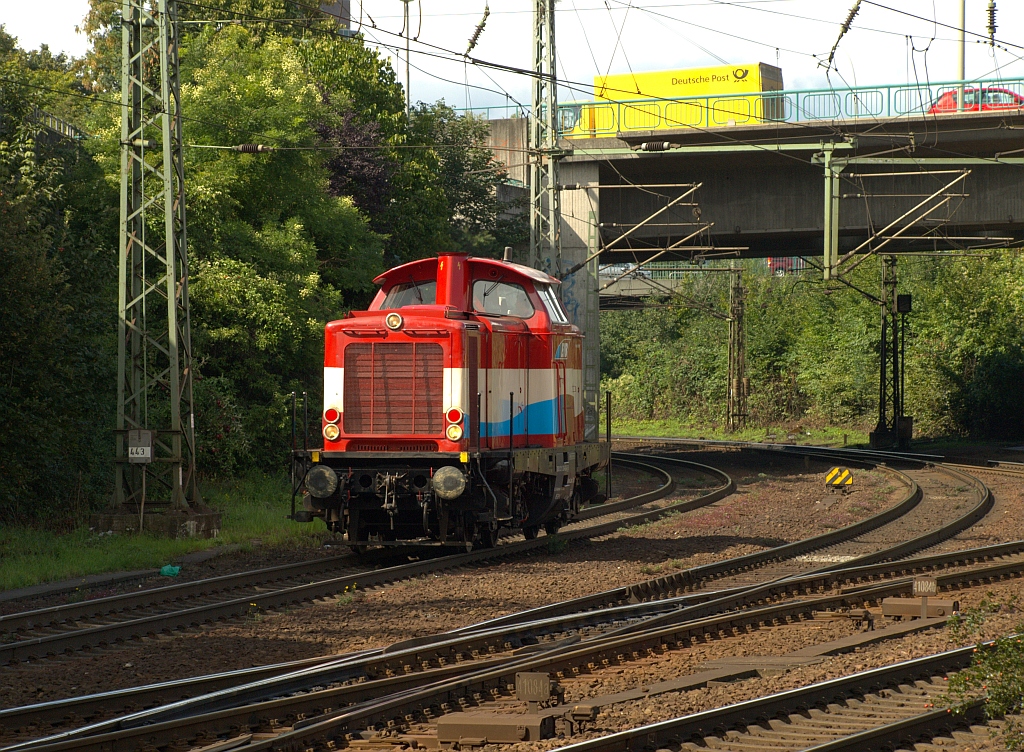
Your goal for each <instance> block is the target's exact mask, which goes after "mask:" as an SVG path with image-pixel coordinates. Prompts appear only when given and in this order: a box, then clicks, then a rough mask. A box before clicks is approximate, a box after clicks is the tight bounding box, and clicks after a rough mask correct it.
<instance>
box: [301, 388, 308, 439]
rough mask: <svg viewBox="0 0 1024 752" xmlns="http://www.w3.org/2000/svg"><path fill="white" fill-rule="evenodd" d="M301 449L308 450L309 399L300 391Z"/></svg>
mask: <svg viewBox="0 0 1024 752" xmlns="http://www.w3.org/2000/svg"><path fill="white" fill-rule="evenodd" d="M302 451H304V452H308V451H309V399H308V397H307V395H306V393H305V392H303V393H302Z"/></svg>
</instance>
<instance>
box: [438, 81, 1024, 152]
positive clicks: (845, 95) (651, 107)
mask: <svg viewBox="0 0 1024 752" xmlns="http://www.w3.org/2000/svg"><path fill="white" fill-rule="evenodd" d="M961 90H963V92H964V96H963V99H964V103H963V106H962V108H961V110H965V111H967V112H971V111H974V112H977V111H979V110H981V111H990V110H991V111H1006V110H1020V109H1022V108H1024V79H1020V78H1015V79H993V78H985V79H975V80H964V81H942V82H938V83H920V84H891V85H883V86H850V87H844V88H827V89H795V90H791V91H770V92H746V93H743V94H728V95H710V96H699V97H680V98H678V99H669V98H636V99H623V100H621V101H614V102H612V101H585V102H584V101H574V102H564V103H562V104H560V105H559V106H558V121H559V131H560V133H561V134H562V135H563V136H566V137H570V138H573V137H575V138H580V137H591V138H593V137H599V136H615V135H616V134H618V133H628V132H629V131H649V130H661V129H669V128H686V127H694V128H715V127H724V126H732V125H751V124H762V123H814V122H835V121H844V120H862V119H866V118H897V117H906V116H911V117H913V116H924V115H928V114H947V113H950V114H952V113H956V112H957V111H958V108H957V103H956V99H957V98H958V96H959V92H960V91H961ZM979 93H980V95H981V100H982V101H981V103H980V106H979V103H978V95H979ZM457 111H458V112H461V113H464V114H473V115H476V116H478V117H484V118H486V119H488V120H491V119H495V118H513V117H529V116H530V113H529V110H528V109H525V108H523V107H520V106H516V105H499V106H494V107H471V108H464V109H460V110H457Z"/></svg>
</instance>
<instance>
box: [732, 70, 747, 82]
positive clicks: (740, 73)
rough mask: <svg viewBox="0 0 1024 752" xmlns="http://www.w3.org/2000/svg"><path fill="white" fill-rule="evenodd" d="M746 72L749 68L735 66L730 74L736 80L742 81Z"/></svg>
mask: <svg viewBox="0 0 1024 752" xmlns="http://www.w3.org/2000/svg"><path fill="white" fill-rule="evenodd" d="M748 73H750V70H749V69H748V68H737V69H736V70H734V71H733V72H732V75H733V77H734V78H735V79H736V80H737V81H742V80H743V79H744V78H746V77H747V74H748Z"/></svg>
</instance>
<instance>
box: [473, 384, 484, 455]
mask: <svg viewBox="0 0 1024 752" xmlns="http://www.w3.org/2000/svg"><path fill="white" fill-rule="evenodd" d="M482 403H483V398H482V396H481V394H480V392H477V393H476V424H475V427H474V432H475V433H476V450H477V451H478V452H479V451H480V450H481V449H482V448H483V447H481V446H480V433H481V431H480V426H481V423H482V422H483V414H482V413H481V411H480V410H481V405H482Z"/></svg>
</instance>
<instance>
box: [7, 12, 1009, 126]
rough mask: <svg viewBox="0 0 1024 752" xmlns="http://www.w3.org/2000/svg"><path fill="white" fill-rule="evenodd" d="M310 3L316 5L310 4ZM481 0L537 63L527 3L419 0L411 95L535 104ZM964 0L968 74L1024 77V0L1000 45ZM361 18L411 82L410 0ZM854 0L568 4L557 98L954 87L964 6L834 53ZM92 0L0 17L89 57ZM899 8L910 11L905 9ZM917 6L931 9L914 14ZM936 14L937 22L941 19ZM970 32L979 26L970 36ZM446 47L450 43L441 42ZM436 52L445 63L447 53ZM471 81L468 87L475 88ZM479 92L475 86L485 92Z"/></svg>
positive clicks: (882, 27)
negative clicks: (667, 75)
mask: <svg viewBox="0 0 1024 752" xmlns="http://www.w3.org/2000/svg"><path fill="white" fill-rule="evenodd" d="M306 1H307V2H313V1H314V0H306ZM485 1H486V2H489V3H490V16H489V18H488V20H487V24H486V26H485V28H484V29H483V31H482V33H481V34H480V40H479V44H478V46H477V47H476V49H475V50H474V51H473V53H472V55H473V57H475V58H477V59H480V60H485V61H489V62H494V63H498V64H501V65H504V66H514V67H518V68H529V67H530V66H531V39H532V31H531V8H532V3H531V2H530V0H412V1H411V2H410V3H409V11H410V15H411V24H410V25H411V28H412V31H413V34H414V35H417V33H418V42H412V49H413V53H412V56H411V63H412V66H413V68H412V69H411V72H410V74H411V75H410V78H411V85H410V89H411V91H412V99H413V100H414V101H427V102H432V101H436V100H438V99H442V98H443V99H444V100H445V101H446V102H447V103H448V104H450V105H452V106H454V107H466V106H470V107H482V106H487V105H503V104H506V103H511V104H514V103H515V102H521V103H525V104H529V100H530V81H529V79H528V78H526V77H525V76H522V75H517V74H515V73H510V72H506V71H494V70H487V69H486V68H483V67H481V66H475V65H472V64H469V63H466V62H464V61H463V60H461V59H459V60H451V59H442V58H443V57H449V58H450V57H452V55H451V54H450V52H446V51H454V52H455V53H457V55H461V54H462V53H463V52H464V51H465V50H466V46H467V43H468V40H469V38H470V37H471V36H472V34H473V30H474V28H475V27H476V26H477V24H478V23H479V21H480V19H481V17H482V15H483V10H484V5H485ZM965 1H966V18H967V21H966V27H967V30H968V34H967V63H966V69H967V76H968V78H986V77H988V78H997V77H1002V78H1024V60H1022V59H1021V58H1022V57H1024V2H1020V0H1012V1H1011V0H997V10H998V15H997V24H998V30H997V32H996V40H997V42H998V43H999V44H1000V45H1001V46H1002V47H1004V48H1006V49H999V48H996V49H993V48H991V47H990V46H989V44H988V42H987V32H986V25H987V15H986V7H987V5H988V0H965ZM351 2H352V12H353V17H354V18H353V26H357V25H358V24H359V20H360V17H361V19H362V25H361V28H362V31H363V33H364V35H365V37H366V39H367V42H368V43H369V44H372V45H380V49H381V52H382V53H384V54H386V55H387V56H389V57H391V58H392V59H393V64H394V66H395V68H396V70H397V71H398V73H399V77H400V79H401V80H403V81H404V79H405V60H404V49H402V52H401V57H400V58H397V57H396V51H395V50H394V49H393V47H392V46H394V45H398V46H399V47H403V48H404V40H403V39H402V37H401V34H402V29H403V18H402V9H403V2H402V0H363V1H362V2H360V0H351ZM853 2H854V0H558V2H557V6H556V7H557V11H556V44H557V53H558V68H559V70H558V74H559V76H560V77H561V78H562V79H563V81H565V82H570V83H564V84H562V85H561V86H560V92H559V99H560V100H561V101H563V102H564V101H570V100H585V99H589V98H590V84H591V82H592V81H593V77H594V76H595V75H603V74H606V73H609V72H610V73H628V72H630V71H632V72H634V73H636V72H640V71H651V70H669V69H685V68H692V67H701V66H709V65H720V64H723V63H727V64H730V65H739V64H749V63H754V62H765V63H771V64H778V65H779V66H780V67H781V68H782V71H783V78H784V81H785V88H786V89H812V88H822V87H828V86H829V82H830V81H831V83H832V84H833V85H835V86H843V85H844V84H846V85H861V86H863V85H878V84H899V83H911V82H914V81H920V82H924V81H931V82H936V81H948V80H952V79H954V78H956V74H957V48H958V42H957V41H956V37H957V32H956V31H955V28H946V27H943V26H941V25H939V24H947V25H948V26H949V27H955V26H956V25H957V23H958V20H959V6H960V0H879V2H878V3H875V2H869V0H863V1H862V6H861V10H860V13H859V14H858V16H857V17H856V19H855V20H854V23H853V26H852V28H851V29H850V31H849V33H848V34H847V35H846V36H845V37H844V38H843V39H842V41H841V42H840V44H839V47H838V50H837V53H836V57H835V66H836V68H837V70H834V71H832V72H831V73H830V74H829V76H828V77H826V71H825V68H824V67H822V66H821V65H820V62H821V61H822V60H823V59H825V58H827V57H828V54H829V51H830V50H831V48H832V46H833V44H834V43H835V42H836V39H837V37H838V34H839V31H840V26H841V24H842V22H843V21H844V19H845V18H846V16H847V14H848V12H849V10H850V8H851V6H852V5H853ZM87 7H88V0H47V2H46V3H45V8H46V12H45V13H42V12H40V5H38V4H36V3H26V2H22V1H21V0H0V24H3V25H4V26H5V27H6V30H7V32H8V33H10V34H13V35H14V36H16V37H18V39H19V43H20V44H21V46H22V47H25V48H29V49H31V48H35V47H38V46H39V45H41V44H47V45H49V46H50V48H51V49H52V50H54V51H63V52H66V53H67V54H69V55H73V56H79V55H82V54H83V53H84V52H85V50H86V49H87V46H88V40H87V39H86V38H85V37H84V35H81V34H77V33H76V31H75V27H76V25H78V24H80V23H81V21H82V18H83V17H84V15H85V12H86V9H87ZM897 11H904V13H900V12H897ZM907 13H911V14H915V15H918V16H921V17H922V19H915V18H912V17H910V16H909V15H906V14H907ZM936 22H937V23H936ZM972 32H973V33H972ZM438 48H442V49H438ZM438 56H440V57H438ZM467 83H468V84H469V85H468V86H467ZM475 87H476V88H475Z"/></svg>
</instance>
